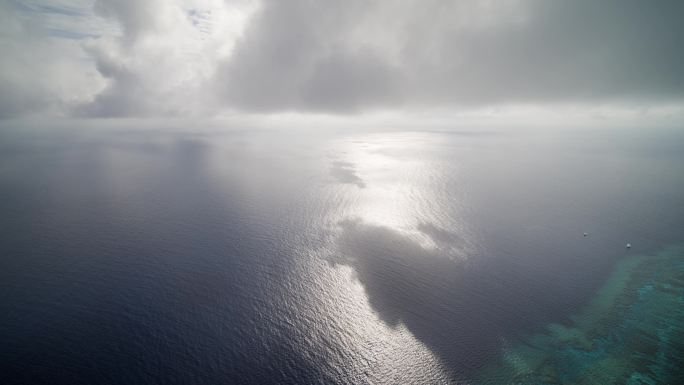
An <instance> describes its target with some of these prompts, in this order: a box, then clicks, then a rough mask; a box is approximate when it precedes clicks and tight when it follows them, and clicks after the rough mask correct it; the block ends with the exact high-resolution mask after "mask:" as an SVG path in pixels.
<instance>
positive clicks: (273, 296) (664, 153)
mask: <svg viewBox="0 0 684 385" xmlns="http://www.w3.org/2000/svg"><path fill="white" fill-rule="evenodd" d="M0 218H2V219H0V309H1V310H2V311H1V312H0V340H1V341H2V344H0V383H2V384H452V383H455V384H511V383H519V384H542V383H562V384H594V383H601V384H611V383H616V384H618V383H619V384H624V383H633V384H640V383H644V384H672V383H675V382H676V380H677V379H678V378H679V379H681V378H684V356H683V354H684V248H683V246H682V245H683V244H684V131H683V130H681V127H673V128H649V129H645V128H630V127H610V128H608V127H604V128H591V127H581V128H575V127H564V128H554V127H541V126H537V127H534V128H517V127H502V126H497V127H491V128H486V127H474V128H468V127H463V126H459V127H449V126H440V127H431V128H424V127H409V126H407V125H403V126H401V127H396V128H393V127H392V126H391V125H390V126H378V127H371V128H368V127H364V128H354V127H351V128H349V127H343V126H335V127H332V128H331V127H315V126H312V127H307V128H301V127H300V128H292V129H288V128H287V127H282V125H278V126H277V127H276V126H274V127H269V126H268V125H267V124H264V125H259V126H254V127H252V126H249V125H245V126H240V125H230V126H222V125H220V124H206V125H202V124H199V123H197V124H189V125H187V126H178V125H173V124H168V125H165V124H164V123H154V124H151V123H144V122H136V121H122V122H119V123H113V122H106V121H105V122H103V121H77V122H73V124H72V123H69V122H68V121H67V122H60V123H56V122H34V123H18V122H12V121H6V122H3V123H2V125H1V127H0ZM585 233H586V234H585ZM627 243H629V244H630V245H631V247H630V248H627V247H626V244H627Z"/></svg>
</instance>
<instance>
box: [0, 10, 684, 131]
mask: <svg viewBox="0 0 684 385" xmlns="http://www.w3.org/2000/svg"><path fill="white" fill-rule="evenodd" d="M682 18H684V2H683V1H680V0H572V1H565V0H460V1H456V0H453V1H448V0H382V1H381V0H346V1H337V0H319V1H313V0H288V1H283V0H147V1H142V0H55V1H47V0H0V50H1V53H0V119H17V118H19V119H20V118H24V117H34V116H40V117H68V118H82V117H88V118H140V117H143V118H144V117H179V118H193V117H207V116H223V115H231V114H249V115H264V116H267V115H273V114H283V113H294V114H314V115H315V114H327V115H335V116H351V117H353V116H361V115H364V114H369V113H376V112H392V111H423V112H424V111H435V110H439V111H448V112H454V111H457V112H460V113H464V114H468V113H469V112H470V111H489V112H491V111H508V112H509V113H510V111H533V113H538V112H539V111H547V112H548V111H590V112H591V113H593V114H604V113H606V112H607V111H610V112H611V113H613V114H620V113H622V114H625V113H626V114H633V115H637V116H641V115H644V114H646V115H648V114H654V113H655V114H675V115H677V116H680V117H681V116H684V113H683V112H682V111H684V70H682V69H683V68H684V49H682V47H684V23H683V22H682ZM535 111H536V112H535Z"/></svg>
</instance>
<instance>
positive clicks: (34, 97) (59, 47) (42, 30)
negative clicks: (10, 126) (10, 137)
mask: <svg viewBox="0 0 684 385" xmlns="http://www.w3.org/2000/svg"><path fill="white" fill-rule="evenodd" d="M20 6H21V7H23V8H20ZM68 12H69V9H68V8H64V7H57V6H54V7H53V8H50V9H48V10H45V9H43V8H40V7H36V6H35V5H34V4H33V3H31V2H26V3H15V2H11V1H0V50H1V51H2V52H1V53H0V119H6V118H14V117H20V116H26V115H39V114H42V113H50V114H53V115H64V113H65V111H66V109H67V106H69V105H73V104H79V103H85V102H87V101H88V100H90V99H91V98H92V97H93V96H94V95H95V94H96V93H97V92H99V90H100V89H102V87H103V86H104V84H103V82H102V80H101V79H100V78H99V76H98V74H97V72H96V71H95V69H94V68H93V66H92V63H91V62H90V61H89V58H88V57H87V56H86V55H84V53H83V51H82V49H81V47H80V43H79V42H78V41H76V40H74V39H72V38H71V37H72V36H73V34H71V35H69V34H66V35H65V36H66V37H64V36H59V37H56V36H55V35H57V34H60V31H64V28H66V26H65V25H64V23H63V18H60V17H51V16H55V15H59V16H63V15H64V14H65V13H68ZM69 18H70V19H75V20H79V21H80V20H81V19H84V18H85V16H83V15H80V14H77V15H72V16H70V17H69ZM71 27H72V28H71V30H72V31H74V32H73V33H74V34H76V33H78V32H79V30H78V29H77V28H76V27H77V26H76V25H73V24H72V25H71ZM62 35H64V34H62Z"/></svg>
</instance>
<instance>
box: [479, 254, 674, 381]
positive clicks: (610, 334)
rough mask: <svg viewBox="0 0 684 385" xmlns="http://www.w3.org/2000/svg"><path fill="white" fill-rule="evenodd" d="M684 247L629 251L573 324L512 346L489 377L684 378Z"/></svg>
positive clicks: (557, 326) (484, 378)
mask: <svg viewBox="0 0 684 385" xmlns="http://www.w3.org/2000/svg"><path fill="white" fill-rule="evenodd" d="M683 358H684V246H682V245H672V246H670V247H667V248H665V249H664V250H662V251H661V252H659V253H657V254H656V255H633V256H626V257H625V259H623V260H622V261H620V262H619V263H618V264H617V266H616V268H615V270H614V271H613V273H612V274H611V275H610V277H609V278H608V280H607V281H606V283H605V284H604V285H603V287H602V288H601V289H600V290H599V291H598V292H597V293H596V296H595V297H594V298H593V299H592V300H591V302H590V303H589V304H588V305H587V306H585V307H584V308H583V309H582V311H581V312H580V313H579V314H577V315H574V316H573V317H571V320H570V322H568V323H567V324H560V323H551V324H548V325H547V326H546V328H545V330H544V331H543V332H540V333H537V334H533V335H529V336H527V337H525V338H522V339H521V340H520V341H516V342H514V343H506V344H504V349H503V350H502V354H501V357H499V359H498V360H497V362H496V363H495V364H492V365H490V366H488V367H487V369H485V370H484V371H483V373H482V376H481V382H482V383H491V384H499V383H516V384H675V383H678V379H679V380H681V379H682V378H684V367H682V365H681V363H682V362H684V360H683Z"/></svg>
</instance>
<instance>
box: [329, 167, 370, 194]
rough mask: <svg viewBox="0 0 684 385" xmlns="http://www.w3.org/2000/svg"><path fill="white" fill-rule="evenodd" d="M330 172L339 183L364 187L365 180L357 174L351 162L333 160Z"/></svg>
mask: <svg viewBox="0 0 684 385" xmlns="http://www.w3.org/2000/svg"><path fill="white" fill-rule="evenodd" d="M330 174H331V175H332V176H333V177H334V178H335V179H337V181H338V182H340V183H344V184H353V185H356V186H357V187H359V188H364V187H366V182H364V180H363V179H361V177H359V176H358V174H357V173H356V168H355V167H354V164H353V163H349V162H343V161H334V162H332V167H331V168H330Z"/></svg>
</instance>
